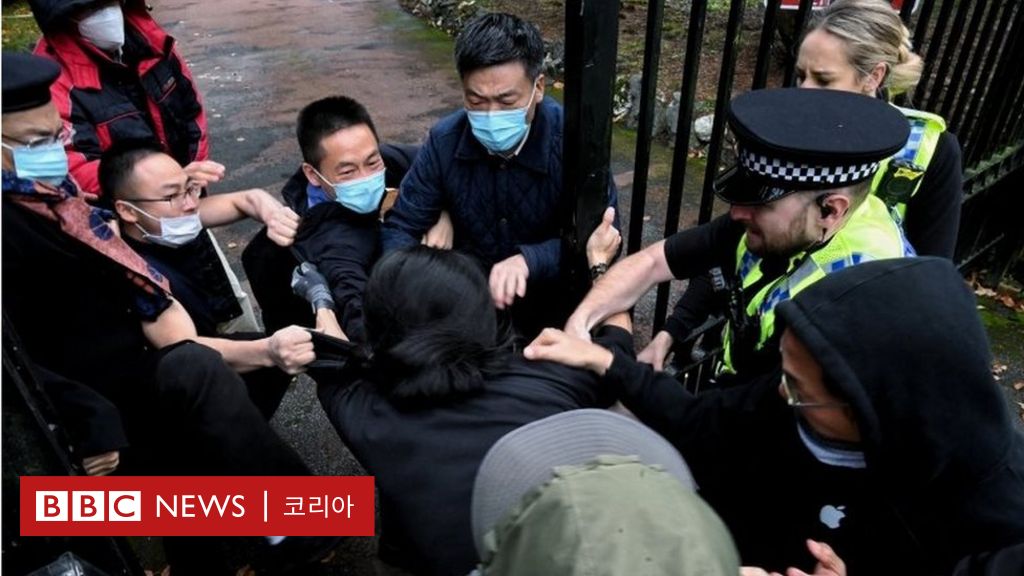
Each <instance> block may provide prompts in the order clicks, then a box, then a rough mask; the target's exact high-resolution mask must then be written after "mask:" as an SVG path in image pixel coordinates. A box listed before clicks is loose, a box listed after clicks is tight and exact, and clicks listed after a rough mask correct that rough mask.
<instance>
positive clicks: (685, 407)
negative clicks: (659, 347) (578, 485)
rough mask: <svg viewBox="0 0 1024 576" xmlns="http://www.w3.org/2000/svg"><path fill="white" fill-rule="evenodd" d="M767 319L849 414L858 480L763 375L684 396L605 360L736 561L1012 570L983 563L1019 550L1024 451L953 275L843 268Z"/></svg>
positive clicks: (900, 569)
mask: <svg viewBox="0 0 1024 576" xmlns="http://www.w3.org/2000/svg"><path fill="white" fill-rule="evenodd" d="M778 312H779V315H780V319H781V320H782V322H781V323H780V328H781V327H782V326H788V328H789V329H790V330H792V331H793V332H794V335H795V336H797V338H798V339H799V340H800V341H802V342H803V343H804V344H805V345H806V346H807V348H808V349H809V350H810V351H811V353H812V355H813V356H814V357H815V358H817V359H818V361H819V363H820V364H821V365H822V367H823V370H824V372H825V376H826V382H827V383H831V384H829V385H830V386H831V387H832V388H833V390H832V392H833V393H834V394H836V395H838V396H840V397H843V398H846V399H848V400H849V402H850V403H851V404H852V406H853V409H854V412H855V414H856V417H857V422H858V425H859V428H860V432H861V435H862V437H863V441H862V448H863V451H864V455H865V461H866V468H865V469H859V470H858V469H850V468H838V467H833V466H826V465H824V464H821V463H819V462H818V461H817V460H816V459H814V458H813V457H812V456H811V455H810V453H809V451H808V450H807V449H806V448H805V447H804V444H803V443H802V442H801V441H800V439H799V436H798V435H797V432H796V419H795V417H794V412H793V410H792V409H790V408H788V407H787V406H786V405H785V403H784V401H783V400H782V399H781V397H780V396H779V394H778V376H777V375H775V376H774V377H765V378H763V379H761V380H759V381H756V382H754V383H753V384H751V385H750V386H746V387H742V388H740V389H733V390H727V391H713V392H709V393H705V394H703V395H701V396H699V397H694V396H692V395H689V394H687V393H686V392H685V391H684V390H683V389H682V388H681V387H680V386H679V384H678V383H677V382H676V381H675V380H674V379H672V378H670V377H668V376H664V375H660V374H654V373H653V372H651V371H650V369H649V367H645V366H641V365H639V364H637V363H635V362H633V361H632V360H631V359H629V358H628V357H626V356H624V355H622V354H616V358H615V361H614V362H613V364H612V367H611V369H610V370H609V372H608V374H607V376H606V378H607V379H608V380H609V381H610V382H612V383H614V384H615V385H616V386H618V387H619V388H620V389H621V390H622V391H623V392H624V398H623V401H624V402H625V403H626V405H627V407H629V408H630V409H631V410H633V411H634V413H636V414H637V416H639V417H640V419H641V420H643V421H644V422H645V423H647V424H648V425H650V426H652V427H653V428H655V429H656V430H658V431H659V432H661V433H662V434H663V435H665V436H666V437H667V438H669V439H670V440H671V441H673V442H674V443H675V444H676V446H677V447H679V449H680V451H681V452H682V453H683V455H684V456H685V457H686V460H687V463H688V464H689V465H690V467H691V470H692V471H693V473H694V476H695V478H696V480H697V482H698V484H699V485H700V486H701V489H702V493H703V495H704V496H705V498H706V499H707V500H708V502H709V503H711V505H712V506H713V507H715V508H716V510H717V511H718V512H719V513H720V514H721V515H722V517H723V519H724V520H725V521H726V524H727V525H728V526H729V528H730V530H731V531H732V532H733V536H734V537H735V539H736V543H737V546H738V547H739V550H740V555H741V557H742V558H743V562H744V564H754V565H761V566H764V567H765V568H768V569H772V570H780V571H781V570H782V569H784V568H786V567H788V566H791V565H795V566H797V567H800V568H802V569H804V570H809V569H810V568H812V567H813V561H812V559H811V558H810V556H809V555H808V554H807V553H806V551H805V548H804V544H803V541H804V539H805V538H814V539H817V540H821V541H825V542H828V543H829V544H831V545H833V547H834V548H835V549H836V550H837V552H838V553H839V555H840V556H841V557H842V558H843V559H844V560H845V561H846V563H847V566H848V568H849V573H850V574H950V573H952V572H953V570H954V566H955V565H956V564H957V563H958V562H961V561H962V564H961V566H960V569H961V570H962V572H960V573H963V574H967V573H972V574H999V573H1005V572H1000V571H1005V570H1006V567H1007V566H1006V563H1009V564H1013V563H1015V562H1018V561H1020V550H1019V548H1018V549H1017V550H1016V551H1014V550H1006V551H1004V553H1001V554H1000V553H997V554H991V555H986V554H985V553H986V552H988V551H992V550H1001V549H1004V548H1007V547H1010V546H1013V545H1015V544H1019V543H1021V542H1024V438H1022V437H1021V435H1020V433H1019V432H1015V431H1014V429H1013V426H1012V423H1011V421H1010V415H1009V413H1008V410H1007V407H1006V401H1005V399H1004V397H1003V395H1002V393H1001V391H1000V390H999V389H998V387H997V386H996V384H995V383H994V382H993V380H992V376H991V373H990V372H989V370H990V369H989V366H990V357H989V353H988V349H987V340H986V337H985V332H984V330H983V328H982V326H981V324H980V322H979V320H978V318H977V315H976V312H975V304H974V299H973V296H972V295H971V294H970V292H969V290H968V289H967V288H966V286H965V285H964V283H963V280H962V278H961V277H960V275H959V274H958V273H957V272H956V270H955V269H954V268H953V266H952V265H951V264H950V263H949V262H947V261H944V260H939V259H936V258H914V259H899V260H885V261H878V262H871V263H867V264H863V265H860V266H855V267H853V268H851V269H850V270H848V271H843V272H840V273H837V274H834V275H831V276H829V277H828V278H826V279H824V280H822V281H821V282H818V283H816V284H815V285H814V286H812V287H810V288H808V289H807V290H805V291H804V292H802V293H801V294H800V295H798V296H797V297H796V298H794V299H793V300H792V301H791V302H789V303H785V304H782V305H780V307H779V309H778ZM827 507H831V508H834V509H835V510H832V511H831V512H829V514H832V515H833V516H834V517H833V519H832V520H833V521H835V520H836V517H837V515H836V514H835V512H836V510H838V511H840V512H842V513H843V514H845V516H844V517H843V519H842V520H840V521H839V523H838V526H836V527H834V528H830V527H828V526H826V525H825V524H826V520H827V518H825V515H826V510H825V509H826V508H827ZM833 523H834V522H833ZM1014 554H1016V557H1015V558H1014ZM965 557H967V558H965ZM1000 562H1004V564H1002V565H1000V564H999V563H1000ZM1014 567H1015V568H1016V570H1017V572H1012V571H1011V572H1010V573H1020V572H1019V570H1020V564H1015V565H1014Z"/></svg>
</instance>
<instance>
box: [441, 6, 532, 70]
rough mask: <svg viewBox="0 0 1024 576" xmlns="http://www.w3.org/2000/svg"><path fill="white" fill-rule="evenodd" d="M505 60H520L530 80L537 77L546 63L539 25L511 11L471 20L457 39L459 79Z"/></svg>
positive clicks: (456, 51)
mask: <svg viewBox="0 0 1024 576" xmlns="http://www.w3.org/2000/svg"><path fill="white" fill-rule="evenodd" d="M506 62H519V63H521V64H522V65H523V68H525V69H526V75H527V76H528V77H529V78H530V80H536V79H537V76H539V75H540V71H541V66H542V65H543V64H544V39H543V38H541V35H540V31H539V30H537V27H536V26H534V25H533V24H531V23H529V22H526V21H525V20H522V19H521V18H518V17H516V16H513V15H511V14H501V13H497V12H495V13H488V14H483V15H481V16H477V17H476V18H474V19H473V20H472V21H470V23H469V24H467V25H466V27H465V28H463V30H462V33H461V34H459V38H458V40H456V41H455V67H456V68H457V69H458V71H459V77H460V78H465V77H466V75H467V74H469V73H471V72H473V71H476V70H479V69H481V68H488V67H490V66H497V65H499V64H505V63H506Z"/></svg>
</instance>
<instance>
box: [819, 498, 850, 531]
mask: <svg viewBox="0 0 1024 576" xmlns="http://www.w3.org/2000/svg"><path fill="white" fill-rule="evenodd" d="M845 508H846V506H833V505H831V504H826V505H825V506H822V507H821V512H819V513H818V520H821V523H822V524H824V525H825V526H828V527H829V528H831V529H833V530H835V529H836V528H839V523H840V522H842V521H843V518H845V517H846V512H843V510H844V509H845Z"/></svg>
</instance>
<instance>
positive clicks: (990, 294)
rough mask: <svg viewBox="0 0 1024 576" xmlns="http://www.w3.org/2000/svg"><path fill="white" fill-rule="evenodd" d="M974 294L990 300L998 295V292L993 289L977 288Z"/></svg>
mask: <svg viewBox="0 0 1024 576" xmlns="http://www.w3.org/2000/svg"><path fill="white" fill-rule="evenodd" d="M974 293H975V294H977V295H978V296H986V297H989V298H991V297H993V296H995V295H996V291H995V290H993V289H991V288H985V287H984V286H981V287H979V288H975V289H974Z"/></svg>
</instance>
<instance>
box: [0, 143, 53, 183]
mask: <svg viewBox="0 0 1024 576" xmlns="http://www.w3.org/2000/svg"><path fill="white" fill-rule="evenodd" d="M0 146H3V147H4V148H7V149H8V150H10V151H11V154H13V155H14V171H15V173H16V174H17V175H18V178H23V179H25V180H32V181H38V182H43V183H45V184H49V185H50V186H59V185H60V183H61V182H63V181H64V179H65V178H67V177H68V154H67V152H65V151H64V145H63V144H62V143H60V142H53V143H50V144H43V145H41V146H31V147H29V146H8V145H7V144H2V143H0Z"/></svg>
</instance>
